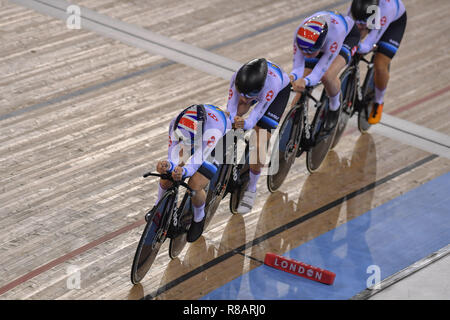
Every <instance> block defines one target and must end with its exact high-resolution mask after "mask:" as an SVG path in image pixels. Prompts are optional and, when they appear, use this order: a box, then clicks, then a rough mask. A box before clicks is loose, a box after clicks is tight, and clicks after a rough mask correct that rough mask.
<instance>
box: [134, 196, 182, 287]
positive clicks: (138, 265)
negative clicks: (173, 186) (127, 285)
mask: <svg viewBox="0 0 450 320" xmlns="http://www.w3.org/2000/svg"><path fill="white" fill-rule="evenodd" d="M173 201H174V193H173V191H168V192H166V194H165V195H164V196H163V197H162V199H161V200H160V201H159V202H158V204H157V205H156V206H155V207H153V209H152V210H151V211H150V212H149V213H147V215H146V219H147V224H146V226H145V229H144V232H143V233H142V236H141V239H140V240H139V244H138V247H137V249H136V253H135V255H134V259H133V265H132V267H131V282H132V283H133V284H138V283H139V282H140V281H141V280H142V279H143V278H144V277H145V275H146V274H147V272H148V270H150V267H151V266H152V264H153V262H154V261H155V258H156V255H157V254H158V251H159V248H160V247H161V245H162V243H163V242H164V240H165V235H164V225H163V222H164V219H163V217H164V215H165V214H167V213H168V211H169V210H170V209H171V208H170V207H171V205H172V203H173Z"/></svg>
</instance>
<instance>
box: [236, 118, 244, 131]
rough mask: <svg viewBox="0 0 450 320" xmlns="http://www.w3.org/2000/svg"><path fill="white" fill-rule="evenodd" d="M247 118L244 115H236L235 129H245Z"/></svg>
mask: <svg viewBox="0 0 450 320" xmlns="http://www.w3.org/2000/svg"><path fill="white" fill-rule="evenodd" d="M244 124H245V120H244V118H242V117H239V116H236V117H234V128H235V129H244Z"/></svg>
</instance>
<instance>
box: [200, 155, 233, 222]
mask: <svg viewBox="0 0 450 320" xmlns="http://www.w3.org/2000/svg"><path fill="white" fill-rule="evenodd" d="M217 172H218V173H219V174H218V175H217V176H216V177H214V178H213V179H211V182H210V183H209V186H210V187H209V190H208V193H207V195H206V206H205V214H206V220H205V227H204V229H206V227H207V226H208V225H209V223H210V222H211V220H212V218H213V217H214V214H215V213H216V211H217V208H218V207H219V205H220V202H221V201H222V199H223V197H224V194H225V189H226V186H227V183H228V180H229V177H230V172H231V165H229V164H221V165H220V166H219V169H218V170H217Z"/></svg>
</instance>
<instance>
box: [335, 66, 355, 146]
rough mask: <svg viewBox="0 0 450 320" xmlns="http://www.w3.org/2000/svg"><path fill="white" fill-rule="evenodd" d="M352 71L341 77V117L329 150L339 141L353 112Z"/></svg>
mask: <svg viewBox="0 0 450 320" xmlns="http://www.w3.org/2000/svg"><path fill="white" fill-rule="evenodd" d="M352 75H353V73H352V70H347V71H345V72H344V73H343V74H342V75H341V77H340V78H341V97H342V103H341V108H342V111H341V115H340V116H339V122H338V123H337V125H336V126H337V128H336V134H335V136H334V140H333V143H332V145H331V147H330V149H334V147H336V145H337V144H338V143H339V140H341V137H342V134H343V133H344V131H345V128H346V127H347V123H348V120H349V119H350V117H351V115H352V112H353V103H354V101H355V99H354V98H355V90H354V85H355V84H354V82H353V77H352Z"/></svg>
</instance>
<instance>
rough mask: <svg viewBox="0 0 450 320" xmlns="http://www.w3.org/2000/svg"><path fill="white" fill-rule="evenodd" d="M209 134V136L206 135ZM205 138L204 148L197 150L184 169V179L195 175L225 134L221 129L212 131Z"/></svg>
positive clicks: (208, 131)
mask: <svg viewBox="0 0 450 320" xmlns="http://www.w3.org/2000/svg"><path fill="white" fill-rule="evenodd" d="M206 133H207V134H206ZM205 134H206V135H205V136H203V143H202V148H201V149H198V150H195V151H194V154H193V155H192V156H191V157H190V158H189V160H188V161H187V162H186V164H185V165H184V167H183V178H188V177H191V176H193V175H194V173H196V172H197V170H198V169H199V168H200V166H201V165H202V164H203V162H204V161H205V160H206V159H207V158H208V157H209V155H210V154H211V152H212V151H213V150H214V148H215V147H216V145H217V142H218V141H219V140H220V139H221V138H222V135H223V132H221V131H220V130H219V129H217V130H216V129H210V130H207V131H206V132H205Z"/></svg>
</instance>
